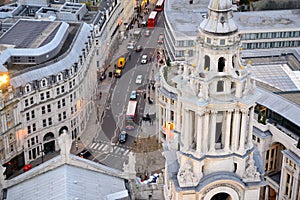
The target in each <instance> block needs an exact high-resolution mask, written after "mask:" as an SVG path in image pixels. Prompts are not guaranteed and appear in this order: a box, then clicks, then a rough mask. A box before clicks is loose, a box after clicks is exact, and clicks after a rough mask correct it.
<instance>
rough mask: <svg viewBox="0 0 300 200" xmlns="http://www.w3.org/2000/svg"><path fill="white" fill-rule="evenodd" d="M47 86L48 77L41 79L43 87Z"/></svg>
mask: <svg viewBox="0 0 300 200" xmlns="http://www.w3.org/2000/svg"><path fill="white" fill-rule="evenodd" d="M46 86H47V79H46V78H43V79H42V81H41V87H46Z"/></svg>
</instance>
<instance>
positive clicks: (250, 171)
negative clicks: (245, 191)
mask: <svg viewBox="0 0 300 200" xmlns="http://www.w3.org/2000/svg"><path fill="white" fill-rule="evenodd" d="M254 164H255V161H254V160H253V153H251V154H250V155H249V157H248V159H247V167H246V171H245V173H244V175H243V181H244V182H257V181H260V174H259V172H258V171H257V167H256V166H255V165H254Z"/></svg>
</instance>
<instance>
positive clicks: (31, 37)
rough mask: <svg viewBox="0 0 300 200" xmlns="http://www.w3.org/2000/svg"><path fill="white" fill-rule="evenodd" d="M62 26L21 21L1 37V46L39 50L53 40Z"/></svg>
mask: <svg viewBox="0 0 300 200" xmlns="http://www.w3.org/2000/svg"><path fill="white" fill-rule="evenodd" d="M60 25H61V22H52V21H33V20H19V21H18V22H17V23H16V24H15V25H14V26H13V27H11V29H10V30H9V31H7V32H6V33H5V34H4V35H2V37H0V44H4V45H13V46H14V48H38V47H41V46H44V45H46V44H48V43H49V42H50V41H51V40H52V39H53V37H54V36H55V34H56V33H57V31H58V28H59V27H60ZM28 27H30V29H29V28H28Z"/></svg>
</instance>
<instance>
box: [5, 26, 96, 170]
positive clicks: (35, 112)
mask: <svg viewBox="0 0 300 200" xmlns="http://www.w3.org/2000/svg"><path fill="white" fill-rule="evenodd" d="M24 27H31V29H26V30H27V32H26V33H23V35H22V36H18V37H17V39H15V37H16V35H18V33H19V31H20V30H25V29H24ZM93 38H94V34H93V30H92V28H91V26H89V25H88V24H86V23H69V24H68V23H65V22H52V21H37V20H19V21H18V22H17V23H16V24H15V25H14V26H13V27H11V29H10V30H9V31H7V32H6V33H5V34H4V35H2V37H1V38H0V44H1V49H2V53H1V58H0V59H1V73H2V75H3V76H4V75H6V76H7V77H8V78H7V82H6V84H3V85H2V86H3V87H2V88H1V89H2V95H1V104H2V106H1V118H2V120H1V127H2V129H1V133H2V134H1V143H2V144H3V146H1V147H2V152H1V153H2V154H1V158H2V162H3V163H5V162H10V163H11V164H12V165H13V167H14V168H15V169H18V168H20V167H22V166H24V164H27V163H29V162H31V161H33V160H35V159H36V158H38V157H41V156H43V155H45V154H48V153H51V152H54V151H57V150H58V149H59V147H58V146H57V144H56V143H57V141H56V138H57V137H58V136H59V135H60V134H61V133H62V132H63V131H64V130H66V131H68V132H70V133H71V135H72V139H75V138H77V137H79V136H80V135H81V134H82V133H83V131H84V130H85V128H86V123H87V121H88V119H89V116H90V115H89V114H90V112H91V111H92V110H93V107H94V98H95V94H96V91H97V77H96V74H97V73H96V70H97V68H96V61H95V59H94V56H95V49H96V48H95V44H94V40H93Z"/></svg>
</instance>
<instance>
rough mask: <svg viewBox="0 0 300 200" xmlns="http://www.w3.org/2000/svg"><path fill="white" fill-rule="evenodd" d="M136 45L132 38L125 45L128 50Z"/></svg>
mask: <svg viewBox="0 0 300 200" xmlns="http://www.w3.org/2000/svg"><path fill="white" fill-rule="evenodd" d="M135 46H136V41H134V40H132V41H130V42H128V45H127V49H129V50H133V49H134V48H135Z"/></svg>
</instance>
